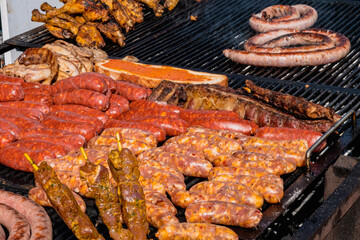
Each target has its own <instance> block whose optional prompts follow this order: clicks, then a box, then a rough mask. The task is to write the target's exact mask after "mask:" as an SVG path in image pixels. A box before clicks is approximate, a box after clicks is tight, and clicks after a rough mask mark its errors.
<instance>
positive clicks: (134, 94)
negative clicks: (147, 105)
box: [116, 81, 148, 101]
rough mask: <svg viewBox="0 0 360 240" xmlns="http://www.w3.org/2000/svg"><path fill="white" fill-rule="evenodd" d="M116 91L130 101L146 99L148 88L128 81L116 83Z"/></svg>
mask: <svg viewBox="0 0 360 240" xmlns="http://www.w3.org/2000/svg"><path fill="white" fill-rule="evenodd" d="M116 90H117V92H118V94H119V95H121V96H123V97H126V98H127V99H129V100H130V101H134V100H140V99H146V98H147V97H148V90H147V88H146V87H143V86H140V85H137V84H135V83H131V82H126V81H116Z"/></svg>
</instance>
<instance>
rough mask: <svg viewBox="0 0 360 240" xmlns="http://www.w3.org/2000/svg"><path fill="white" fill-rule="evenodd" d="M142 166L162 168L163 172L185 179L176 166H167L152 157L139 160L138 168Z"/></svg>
mask: <svg viewBox="0 0 360 240" xmlns="http://www.w3.org/2000/svg"><path fill="white" fill-rule="evenodd" d="M138 159H139V158H138ZM143 167H153V168H156V169H159V170H162V171H164V172H169V173H171V174H173V175H175V176H176V177H177V178H179V179H181V180H183V181H184V180H185V178H184V175H183V174H182V173H181V172H179V171H178V170H177V169H176V168H173V167H172V166H169V165H167V164H166V163H163V162H160V161H156V160H152V159H146V160H142V161H139V169H141V168H143Z"/></svg>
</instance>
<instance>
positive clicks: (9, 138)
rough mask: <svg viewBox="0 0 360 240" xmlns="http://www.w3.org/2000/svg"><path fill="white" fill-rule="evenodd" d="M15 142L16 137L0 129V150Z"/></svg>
mask: <svg viewBox="0 0 360 240" xmlns="http://www.w3.org/2000/svg"><path fill="white" fill-rule="evenodd" d="M14 141H16V137H15V136H14V135H13V134H12V133H11V132H10V131H8V130H3V129H0V148H3V147H5V146H6V145H8V144H9V143H12V142H14Z"/></svg>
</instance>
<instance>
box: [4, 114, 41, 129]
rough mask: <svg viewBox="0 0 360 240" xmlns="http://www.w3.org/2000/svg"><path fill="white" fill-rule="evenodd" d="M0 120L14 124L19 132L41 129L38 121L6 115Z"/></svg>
mask: <svg viewBox="0 0 360 240" xmlns="http://www.w3.org/2000/svg"><path fill="white" fill-rule="evenodd" d="M1 118H2V119H4V120H6V121H9V122H11V123H13V124H15V125H16V126H18V127H19V128H20V130H25V129H29V128H40V127H42V125H41V123H40V122H39V121H37V120H34V119H31V118H28V117H25V116H21V115H7V116H2V117H1Z"/></svg>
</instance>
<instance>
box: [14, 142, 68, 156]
mask: <svg viewBox="0 0 360 240" xmlns="http://www.w3.org/2000/svg"><path fill="white" fill-rule="evenodd" d="M9 146H12V147H17V148H23V149H27V150H41V149H46V150H49V151H51V152H52V153H53V154H54V155H55V156H56V157H61V156H64V155H66V154H67V153H68V151H67V149H66V148H65V147H64V146H61V145H59V144H55V143H51V142H46V141H44V140H23V139H22V140H20V141H16V142H14V143H12V144H9Z"/></svg>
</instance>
